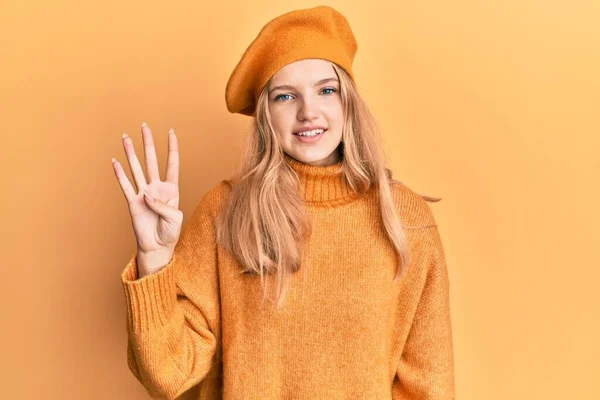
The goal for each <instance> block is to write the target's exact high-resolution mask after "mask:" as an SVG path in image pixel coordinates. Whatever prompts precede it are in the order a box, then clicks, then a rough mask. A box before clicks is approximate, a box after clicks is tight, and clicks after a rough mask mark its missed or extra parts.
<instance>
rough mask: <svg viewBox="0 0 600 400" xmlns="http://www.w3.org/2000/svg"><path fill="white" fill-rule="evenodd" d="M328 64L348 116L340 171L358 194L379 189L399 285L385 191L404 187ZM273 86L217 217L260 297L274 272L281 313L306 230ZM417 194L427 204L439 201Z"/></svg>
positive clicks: (222, 239)
mask: <svg viewBox="0 0 600 400" xmlns="http://www.w3.org/2000/svg"><path fill="white" fill-rule="evenodd" d="M331 65H332V66H333V68H334V70H335V73H336V74H337V76H338V79H339V82H340V95H341V100H342V106H343V108H344V118H345V121H344V126H343V128H342V142H341V143H340V147H341V148H340V149H339V150H340V151H341V152H342V163H341V169H340V171H341V173H342V174H343V175H344V176H345V179H346V180H347V182H348V184H349V186H350V187H351V188H352V189H353V190H354V191H355V192H357V193H366V191H368V190H369V189H371V188H372V187H373V185H374V186H375V188H376V189H377V190H378V194H379V196H378V197H379V206H380V207H379V208H380V211H381V212H380V215H381V221H382V223H383V226H384V227H385V231H386V232H387V235H388V237H389V239H390V241H391V244H392V245H393V246H394V248H395V250H396V253H397V254H398V256H399V259H400V265H399V266H398V269H397V273H396V277H395V278H394V283H396V282H397V281H398V280H399V279H400V276H401V275H402V272H403V271H404V266H405V265H406V264H407V263H408V250H407V246H406V243H405V235H404V231H403V229H402V226H401V224H400V220H399V217H398V215H397V214H396V207H395V205H394V202H393V199H392V195H391V190H390V182H396V183H401V182H399V181H397V180H394V179H392V171H391V170H389V169H388V168H386V167H385V163H386V160H385V154H384V152H383V146H382V141H381V136H380V134H379V128H378V126H377V124H376V121H375V119H374V117H373V115H372V114H371V113H370V111H369V109H368V107H367V105H366V103H365V102H364V101H363V99H362V98H361V96H360V95H359V93H358V91H357V89H356V86H355V84H354V81H353V80H352V79H351V78H350V77H349V76H348V74H347V73H346V71H344V69H342V68H340V67H339V66H337V65H336V64H334V63H332V64H331ZM270 82H271V81H270V80H269V81H268V82H267V83H266V84H265V85H264V87H263V90H262V92H261V93H260V96H259V98H258V100H257V105H256V112H255V114H254V117H253V121H252V122H253V123H252V129H251V133H250V135H248V136H247V139H246V142H245V147H244V151H243V154H242V162H241V166H240V168H239V170H238V172H237V173H236V175H235V176H234V178H233V179H232V180H231V181H230V183H231V186H232V189H231V193H230V194H229V197H228V201H227V202H226V203H225V204H224V206H223V208H222V209H221V212H220V213H219V217H218V220H217V238H218V242H219V243H220V245H221V246H222V247H223V248H224V249H226V250H227V251H229V252H230V253H231V254H232V255H233V257H234V258H235V259H236V260H237V261H238V263H239V264H240V266H241V268H242V270H241V271H240V272H241V273H246V274H254V275H259V276H260V278H261V283H262V287H263V296H264V298H266V297H267V292H266V283H265V279H266V277H265V275H266V274H275V275H276V278H277V281H276V282H277V285H276V297H275V299H274V300H275V302H276V307H277V308H279V306H280V305H281V304H282V302H283V299H284V297H285V293H286V291H287V288H288V284H289V281H290V279H291V277H292V275H293V273H295V272H296V271H298V269H299V268H300V265H301V261H302V249H303V243H304V241H305V240H307V239H308V238H309V237H310V233H311V226H310V222H309V218H308V215H307V213H306V210H305V208H304V203H303V200H302V199H301V197H300V186H299V178H298V176H297V174H296V173H295V171H294V170H292V169H291V167H290V166H289V165H288V164H287V162H286V160H285V153H284V152H283V150H282V148H281V146H280V145H279V141H278V138H277V135H276V134H275V131H274V129H273V126H272V125H271V123H270V115H269V107H268V88H269V85H270ZM336 151H337V149H336ZM421 197H422V198H423V199H425V200H426V201H439V200H440V199H439V198H433V197H429V196H424V195H421ZM407 228H415V227H407ZM416 228H422V227H416Z"/></svg>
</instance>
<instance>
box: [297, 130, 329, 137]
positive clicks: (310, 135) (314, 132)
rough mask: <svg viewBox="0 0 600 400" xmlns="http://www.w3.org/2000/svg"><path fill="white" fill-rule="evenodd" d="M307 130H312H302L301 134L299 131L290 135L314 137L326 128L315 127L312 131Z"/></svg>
mask: <svg viewBox="0 0 600 400" xmlns="http://www.w3.org/2000/svg"><path fill="white" fill-rule="evenodd" d="M308 132H312V133H309V134H307V133H306V132H303V134H300V133H297V132H296V133H293V134H292V135H294V136H299V137H309V138H310V137H315V136H319V135H321V134H323V133H325V132H327V129H315V130H314V131H308Z"/></svg>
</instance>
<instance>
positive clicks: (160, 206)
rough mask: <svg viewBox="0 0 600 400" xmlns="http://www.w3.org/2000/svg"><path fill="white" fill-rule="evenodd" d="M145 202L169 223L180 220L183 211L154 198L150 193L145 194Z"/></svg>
mask: <svg viewBox="0 0 600 400" xmlns="http://www.w3.org/2000/svg"><path fill="white" fill-rule="evenodd" d="M144 201H145V202H146V205H147V206H148V207H150V209H151V210H152V211H154V212H156V213H157V214H158V215H160V216H161V217H162V218H163V219H164V220H165V221H167V222H177V221H179V219H180V216H179V214H180V213H181V211H179V210H178V209H176V208H175V207H171V206H170V205H168V204H165V203H163V202H162V201H160V200H158V199H155V198H153V197H152V196H150V194H149V193H148V192H144Z"/></svg>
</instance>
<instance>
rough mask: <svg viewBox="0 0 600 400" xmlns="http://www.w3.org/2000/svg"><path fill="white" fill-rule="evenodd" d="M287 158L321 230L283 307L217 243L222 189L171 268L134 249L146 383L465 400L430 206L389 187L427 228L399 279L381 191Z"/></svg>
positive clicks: (213, 192)
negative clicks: (145, 271) (144, 264)
mask: <svg viewBox="0 0 600 400" xmlns="http://www.w3.org/2000/svg"><path fill="white" fill-rule="evenodd" d="M286 160H287V162H288V163H289V164H290V165H291V167H292V168H293V169H294V170H295V171H297V172H298V174H299V176H300V180H301V183H302V185H301V195H302V198H303V200H304V202H305V204H306V207H307V211H308V213H309V216H310V220H311V224H312V225H311V226H312V235H311V237H310V240H309V241H308V242H307V243H306V246H308V248H307V249H308V252H307V253H306V258H305V259H304V260H303V264H302V266H301V268H300V270H299V271H298V272H297V273H296V275H294V278H293V279H292V281H291V283H290V286H289V289H288V292H287V294H286V297H285V300H284V302H283V304H282V306H281V308H280V310H279V311H276V310H275V309H274V306H273V305H272V304H271V303H270V302H268V301H263V300H262V298H263V292H262V288H261V285H260V277H258V276H254V275H246V274H240V273H239V272H238V271H239V266H238V265H237V263H236V261H235V260H234V259H233V258H232V257H231V256H230V254H229V253H226V252H225V251H224V250H223V249H222V248H221V247H220V246H218V245H217V243H216V241H215V219H216V216H217V212H218V209H219V208H220V205H221V204H222V203H223V202H224V201H225V200H226V199H227V196H228V193H229V191H230V186H229V184H228V181H223V182H221V183H219V184H218V185H216V186H214V187H213V188H211V189H210V190H208V191H207V192H206V194H205V195H204V196H203V197H202V199H201V200H200V201H199V203H198V206H197V207H196V208H195V210H194V212H193V214H192V215H191V217H190V219H189V221H188V222H187V223H186V226H185V227H184V228H183V229H182V233H181V236H180V239H179V242H178V243H177V246H176V248H175V253H174V255H173V258H172V259H171V261H170V262H169V264H167V265H166V266H165V267H164V268H163V269H162V270H160V271H159V272H157V273H155V274H152V275H147V276H144V277H142V278H139V279H138V277H137V267H136V258H135V255H134V256H133V257H132V258H131V260H130V262H129V263H128V265H127V266H126V268H125V270H124V271H123V273H122V275H121V281H122V284H123V289H124V292H125V301H126V310H127V332H128V346H127V362H128V366H129V368H130V369H131V371H132V372H133V374H134V375H135V377H136V378H137V379H138V380H139V381H140V382H141V383H142V385H143V386H144V387H145V388H146V390H147V391H148V393H149V394H150V395H151V396H152V397H153V398H155V399H174V398H176V397H178V396H179V395H180V394H181V393H183V392H184V391H186V390H187V389H189V388H191V387H192V386H194V385H197V384H199V386H200V388H199V389H200V390H199V393H200V394H199V399H224V400H242V399H247V400H271V399H273V400H274V399H286V400H287V399H298V400H300V399H302V400H317V399H327V400H334V399H352V400H362V399H364V400H387V399H390V400H400V399H428V400H434V399H436V400H437V399H454V398H455V394H454V358H453V344H452V328H451V320H450V303H449V280H448V273H447V267H446V262H445V256H444V250H443V247H442V243H441V240H440V235H439V233H438V229H437V227H436V225H435V220H434V217H433V214H432V212H431V209H430V208H429V205H428V204H427V203H426V202H425V201H424V200H423V199H422V198H421V197H420V196H419V195H417V194H416V193H415V192H413V191H411V190H410V189H409V188H407V187H406V186H404V185H402V184H400V183H398V182H394V183H392V186H391V189H392V194H393V198H394V201H395V203H396V205H397V210H398V214H399V216H400V218H401V221H402V224H403V226H423V225H429V227H425V228H421V229H406V228H405V233H406V239H407V245H408V247H409V252H410V262H409V263H408V264H407V265H406V270H405V271H404V274H403V275H402V277H401V279H400V281H399V282H398V283H396V284H394V283H393V279H394V276H395V274H396V268H397V257H396V254H395V252H394V251H393V247H392V246H391V244H390V242H389V240H388V239H387V237H386V235H385V231H384V229H383V227H382V225H381V223H380V219H379V210H378V200H377V196H376V192H375V190H371V191H369V192H368V193H367V194H364V195H360V196H359V195H356V194H354V193H353V192H352V190H351V189H350V187H349V186H347V185H346V184H345V182H344V181H343V180H342V176H341V175H340V174H338V173H335V172H334V169H335V168H336V167H337V166H336V165H334V166H311V165H308V164H303V163H300V162H298V161H296V160H294V159H292V158H291V157H286ZM272 288H274V280H272V281H271V284H270V286H269V290H270V292H269V293H271V294H272V293H273V292H272V291H271V289H272Z"/></svg>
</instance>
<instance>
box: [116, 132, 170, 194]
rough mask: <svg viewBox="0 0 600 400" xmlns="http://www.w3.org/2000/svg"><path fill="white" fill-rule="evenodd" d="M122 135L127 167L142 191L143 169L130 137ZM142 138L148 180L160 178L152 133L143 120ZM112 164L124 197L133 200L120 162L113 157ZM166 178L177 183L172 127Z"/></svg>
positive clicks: (144, 184) (131, 191)
mask: <svg viewBox="0 0 600 400" xmlns="http://www.w3.org/2000/svg"><path fill="white" fill-rule="evenodd" d="M122 137H123V147H124V149H125V154H126V156H127V161H128V163H129V167H130V168H131V172H132V175H133V178H134V181H135V183H136V186H137V188H138V192H142V191H143V190H145V188H146V185H147V182H146V178H145V177H144V171H143V170H142V167H141V165H140V162H139V160H138V158H137V156H136V154H135V149H134V147H133V142H132V140H131V138H130V137H129V136H128V135H127V134H126V133H123V136H122ZM142 139H143V142H144V155H145V160H146V170H147V171H148V177H149V182H150V181H152V180H155V179H158V180H160V175H159V172H158V161H157V158H156V151H155V148H154V141H153V139H152V133H151V131H150V128H148V125H146V123H145V122H144V123H143V124H142ZM112 164H113V169H114V171H115V175H116V176H117V180H118V181H119V185H120V186H121V189H122V191H123V194H124V195H125V198H126V199H127V200H128V201H131V200H133V198H134V197H135V195H136V194H135V189H134V188H133V186H132V184H131V182H129V179H127V175H125V171H124V170H123V167H122V166H121V163H119V162H118V161H117V160H116V159H115V158H113V159H112ZM166 180H167V181H171V182H173V183H175V184H178V181H179V148H178V144H177V137H176V136H175V131H174V130H173V129H170V130H169V152H168V155H167V173H166Z"/></svg>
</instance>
